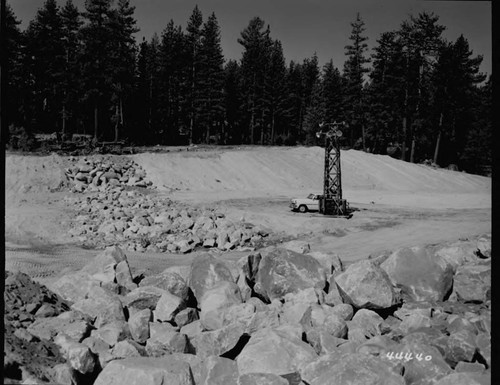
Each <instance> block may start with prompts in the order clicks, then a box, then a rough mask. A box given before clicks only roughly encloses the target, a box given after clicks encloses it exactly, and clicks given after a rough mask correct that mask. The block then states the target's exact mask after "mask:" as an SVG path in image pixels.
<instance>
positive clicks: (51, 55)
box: [26, 0, 65, 132]
mask: <svg viewBox="0 0 500 385" xmlns="http://www.w3.org/2000/svg"><path fill="white" fill-rule="evenodd" d="M28 30H29V31H28V32H27V37H28V41H27V45H26V49H27V54H28V55H29V56H30V59H31V60H30V68H31V74H32V76H33V89H32V90H33V92H34V103H35V105H34V106H33V107H34V109H35V113H36V116H37V117H38V119H37V129H38V130H40V131H43V132H53V131H54V130H56V131H57V127H58V126H59V122H60V120H59V117H60V115H61V113H62V99H63V89H62V78H63V74H64V69H65V51H64V45H63V39H62V37H63V35H62V22H61V15H60V10H59V7H58V5H57V3H56V1H55V0H46V1H45V3H44V4H43V6H42V8H40V9H39V10H38V12H37V14H36V16H35V19H34V20H33V21H32V22H31V23H30V24H29V26H28Z"/></svg>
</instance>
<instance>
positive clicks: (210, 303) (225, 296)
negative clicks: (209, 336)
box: [200, 281, 241, 330]
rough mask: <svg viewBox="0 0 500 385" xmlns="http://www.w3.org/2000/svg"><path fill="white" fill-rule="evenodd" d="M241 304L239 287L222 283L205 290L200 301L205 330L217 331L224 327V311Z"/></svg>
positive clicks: (202, 322)
mask: <svg viewBox="0 0 500 385" xmlns="http://www.w3.org/2000/svg"><path fill="white" fill-rule="evenodd" d="M239 303H241V294H240V289H239V288H238V285H236V284H235V283H233V282H225V281H221V282H219V283H217V284H216V285H215V286H212V287H211V288H209V289H207V290H205V292H204V294H203V297H201V299H200V309H201V314H200V321H201V324H202V326H203V328H204V329H206V330H216V329H219V328H221V327H222V326H223V325H224V313H223V312H222V310H223V309H225V308H227V307H230V306H231V305H236V304H239Z"/></svg>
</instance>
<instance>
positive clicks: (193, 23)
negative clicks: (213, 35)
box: [186, 5, 203, 144]
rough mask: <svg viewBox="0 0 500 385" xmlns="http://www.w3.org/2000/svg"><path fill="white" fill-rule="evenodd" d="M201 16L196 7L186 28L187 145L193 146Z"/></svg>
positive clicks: (197, 94) (195, 132) (197, 99)
mask: <svg viewBox="0 0 500 385" xmlns="http://www.w3.org/2000/svg"><path fill="white" fill-rule="evenodd" d="M202 25H203V15H202V13H201V11H200V9H199V8H198V6H197V5H196V6H195V7H194V9H193V13H192V14H191V17H190V18H189V21H188V24H187V28H186V31H187V33H186V43H187V45H188V47H189V51H188V52H189V56H188V58H189V67H188V68H189V73H188V76H187V79H188V87H189V88H188V94H187V103H188V111H189V143H190V144H193V142H194V141H195V140H197V139H198V135H199V133H198V131H197V126H196V124H197V122H196V120H197V117H198V113H199V87H198V83H199V78H200V76H199V71H200V67H201V65H202V62H201V55H200V49H201V39H202V30H201V28H202Z"/></svg>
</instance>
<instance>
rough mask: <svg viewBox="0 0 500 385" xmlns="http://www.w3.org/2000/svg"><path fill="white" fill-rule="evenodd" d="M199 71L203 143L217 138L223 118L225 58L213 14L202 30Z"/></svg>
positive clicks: (200, 124)
mask: <svg viewBox="0 0 500 385" xmlns="http://www.w3.org/2000/svg"><path fill="white" fill-rule="evenodd" d="M200 61H201V62H202V63H203V65H201V66H200V69H199V91H198V95H199V111H200V112H199V119H198V123H199V132H200V133H201V132H204V135H203V136H204V141H205V143H209V142H210V136H211V135H215V136H219V134H220V133H221V131H222V125H223V118H224V94H223V89H224V56H223V54H222V47H221V43H220V29H219V25H218V23H217V18H216V17H215V14H214V13H212V14H211V15H210V17H209V18H208V20H207V21H206V23H205V24H204V25H203V29H202V39H201V46H200Z"/></svg>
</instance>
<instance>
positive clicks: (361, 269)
mask: <svg viewBox="0 0 500 385" xmlns="http://www.w3.org/2000/svg"><path fill="white" fill-rule="evenodd" d="M334 283H336V285H337V287H338V289H339V291H340V293H341V295H342V297H343V299H344V302H345V303H349V304H351V305H352V306H354V307H355V308H365V309H385V308H389V307H392V306H394V305H396V304H397V303H399V301H400V299H399V297H398V295H397V294H396V292H395V291H394V289H393V287H392V285H391V282H390V281H389V278H388V277H387V274H386V273H385V272H384V271H383V270H382V269H381V268H379V267H377V266H376V265H375V264H373V263H372V262H371V261H368V260H366V261H360V262H356V263H354V264H352V265H350V266H349V267H348V268H347V269H346V271H345V272H343V273H341V274H339V275H338V276H336V277H335V279H333V280H332V283H331V284H332V285H333V284H334Z"/></svg>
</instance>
